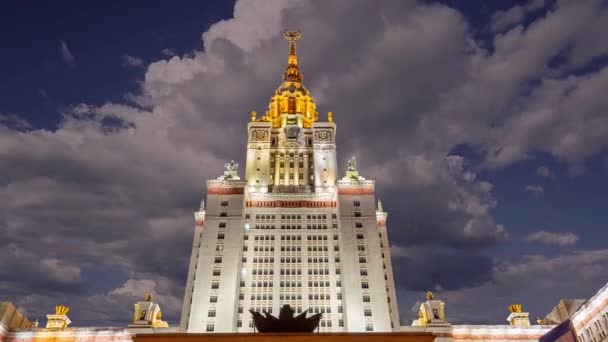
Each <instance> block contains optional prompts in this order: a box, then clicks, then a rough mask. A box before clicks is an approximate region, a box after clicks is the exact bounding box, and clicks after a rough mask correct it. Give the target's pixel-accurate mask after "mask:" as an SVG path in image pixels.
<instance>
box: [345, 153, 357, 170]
mask: <svg viewBox="0 0 608 342" xmlns="http://www.w3.org/2000/svg"><path fill="white" fill-rule="evenodd" d="M346 171H357V158H356V157H355V156H352V157H351V158H350V159H349V160H348V162H347V163H346Z"/></svg>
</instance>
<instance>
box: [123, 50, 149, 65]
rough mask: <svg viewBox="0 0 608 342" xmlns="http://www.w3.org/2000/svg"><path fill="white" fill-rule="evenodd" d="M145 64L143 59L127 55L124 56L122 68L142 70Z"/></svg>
mask: <svg viewBox="0 0 608 342" xmlns="http://www.w3.org/2000/svg"><path fill="white" fill-rule="evenodd" d="M144 65H145V62H144V60H143V59H141V58H137V57H134V56H131V55H129V54H127V53H125V54H124V55H122V66H123V67H138V68H142V67H144Z"/></svg>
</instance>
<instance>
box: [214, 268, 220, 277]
mask: <svg viewBox="0 0 608 342" xmlns="http://www.w3.org/2000/svg"><path fill="white" fill-rule="evenodd" d="M220 274H221V271H220V270H218V269H215V270H213V275H214V276H219V275H220Z"/></svg>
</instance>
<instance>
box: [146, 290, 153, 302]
mask: <svg viewBox="0 0 608 342" xmlns="http://www.w3.org/2000/svg"><path fill="white" fill-rule="evenodd" d="M144 301H146V302H151V301H152V292H151V291H148V292H147V293H146V296H145V297H144Z"/></svg>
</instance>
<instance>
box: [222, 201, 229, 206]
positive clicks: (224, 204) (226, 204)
mask: <svg viewBox="0 0 608 342" xmlns="http://www.w3.org/2000/svg"><path fill="white" fill-rule="evenodd" d="M220 205H221V206H222V207H227V206H228V201H222V203H221V204H220Z"/></svg>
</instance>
